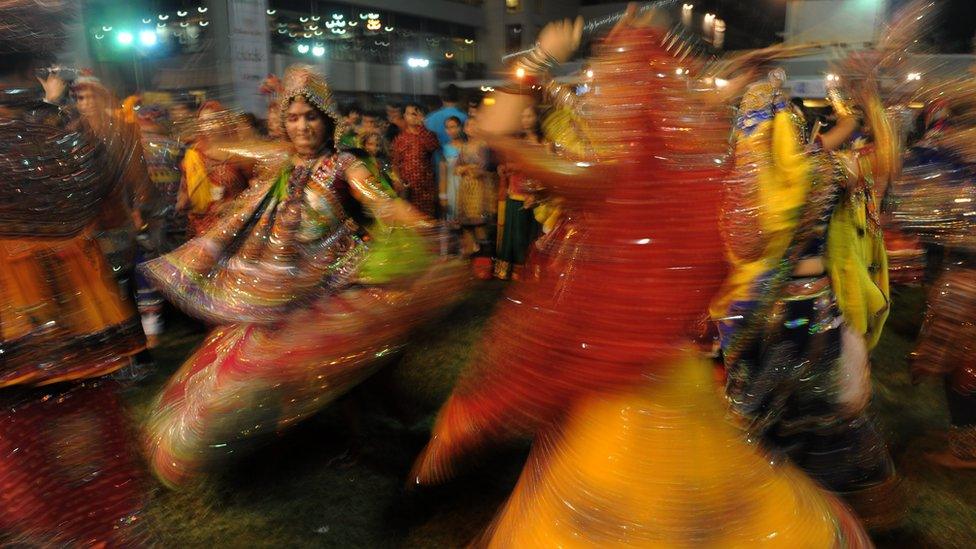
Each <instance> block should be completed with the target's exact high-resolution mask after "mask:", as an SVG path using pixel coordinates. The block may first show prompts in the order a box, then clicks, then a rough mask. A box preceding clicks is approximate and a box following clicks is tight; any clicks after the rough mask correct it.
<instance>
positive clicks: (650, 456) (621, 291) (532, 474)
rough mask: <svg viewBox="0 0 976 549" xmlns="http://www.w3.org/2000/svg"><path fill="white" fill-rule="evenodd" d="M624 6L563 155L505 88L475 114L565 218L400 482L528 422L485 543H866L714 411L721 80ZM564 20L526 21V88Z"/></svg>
mask: <svg viewBox="0 0 976 549" xmlns="http://www.w3.org/2000/svg"><path fill="white" fill-rule="evenodd" d="M631 13H632V12H630V13H629V14H628V17H626V18H625V19H624V20H623V21H622V22H621V23H620V24H619V25H618V26H617V28H616V29H614V31H613V32H612V33H611V35H610V36H609V37H608V38H607V39H606V40H605V41H604V42H603V43H601V44H599V45H598V47H596V48H595V49H594V58H593V60H592V67H593V71H594V73H595V75H596V76H595V79H596V80H597V82H598V85H599V87H600V90H601V93H600V94H593V95H591V96H585V97H583V98H582V100H581V102H580V103H579V104H574V105H573V111H574V112H576V113H586V116H587V122H588V124H587V129H588V131H587V134H586V139H587V143H586V145H587V146H586V147H585V151H586V152H585V154H584V155H582V156H581V157H579V158H575V159H568V158H559V157H555V156H553V155H550V154H548V153H547V152H546V151H543V150H535V149H528V148H526V147H525V146H524V145H523V143H522V142H521V140H519V139H517V138H514V137H511V134H513V133H514V132H515V131H516V130H517V128H518V126H517V123H518V119H519V113H521V112H522V111H523V110H524V108H525V107H527V106H529V105H531V103H532V101H533V98H532V97H531V96H530V95H523V94H520V93H519V91H520V86H518V85H517V84H513V85H512V86H511V87H509V88H506V89H504V90H501V92H502V93H500V94H499V95H498V96H497V98H496V102H495V107H494V108H493V111H488V112H485V113H482V114H479V119H480V120H483V121H485V122H484V126H483V127H484V129H485V131H486V132H491V133H490V134H491V135H492V136H493V140H492V145H493V147H496V148H498V149H499V150H500V151H501V152H502V153H503V154H505V155H506V156H507V158H508V160H509V161H510V162H513V163H516V164H517V165H518V169H519V170H522V171H523V172H524V173H525V174H526V175H527V176H529V177H533V178H537V179H538V180H539V181H540V185H542V186H543V187H544V188H545V190H546V191H547V192H548V193H550V194H551V195H552V196H558V197H560V198H561V199H563V207H564V219H563V221H562V222H561V223H560V225H559V227H557V228H556V229H554V231H553V234H554V235H555V236H553V237H552V238H549V239H547V240H546V242H545V243H544V245H543V246H540V248H539V250H538V254H537V255H535V256H534V257H533V260H534V261H539V262H540V263H544V266H545V268H543V269H540V270H539V275H538V277H532V278H531V279H527V280H525V281H520V282H517V283H515V284H513V286H512V288H511V290H510V292H509V295H508V299H506V300H505V301H504V302H503V303H502V305H500V307H499V309H498V312H497V313H496V316H495V318H494V319H493V321H492V323H491V324H490V326H489V329H488V333H487V338H486V341H485V342H484V351H483V352H482V353H479V354H478V355H477V358H476V361H475V363H474V364H473V365H472V366H473V367H472V368H471V369H470V370H469V371H468V372H466V375H465V376H464V377H462V379H461V381H460V383H459V384H458V386H457V387H456V388H455V391H454V393H453V394H452V396H451V398H450V399H449V400H448V402H447V403H446V404H445V406H444V408H443V409H442V410H441V413H440V415H439V417H438V420H437V423H436V425H435V428H434V432H433V435H432V438H431V441H430V443H429V444H428V446H427V448H426V449H425V450H424V453H423V454H422V455H421V456H420V458H419V459H418V461H417V463H416V466H415V469H414V472H413V475H412V476H411V479H410V482H411V483H413V484H420V485H424V484H431V483H437V482H441V481H444V480H446V479H447V478H449V477H451V476H452V475H453V474H455V473H456V471H457V468H458V466H459V463H460V461H461V459H462V456H464V455H465V454H468V453H470V452H472V451H477V450H479V449H481V448H483V447H484V446H485V445H487V444H489V443H490V442H492V441H495V440H499V439H502V438H506V437H511V436H517V435H520V434H522V435H525V434H528V435H534V443H533V449H532V453H531V454H530V457H529V462H528V463H527V464H526V467H525V469H524V470H523V473H522V476H521V478H520V479H519V483H518V485H517V486H516V488H515V492H514V493H513V495H512V497H511V498H510V499H509V501H508V502H507V503H506V505H505V507H504V508H503V509H502V511H501V512H500V514H499V515H498V517H497V518H496V520H495V522H494V523H493V524H492V526H491V527H490V528H489V530H488V531H487V532H486V533H485V536H484V537H483V538H482V539H481V540H480V541H481V543H483V544H484V545H488V546H497V547H547V546H552V547H557V546H621V547H626V546H657V545H660V546H672V545H673V546H695V545H701V544H706V545H715V546H739V545H741V546H749V545H752V544H760V543H761V542H762V541H766V540H775V541H774V543H782V544H783V546H784V547H790V546H799V545H809V546H822V547H830V546H848V547H861V546H865V545H866V544H868V543H869V542H867V541H866V539H865V538H864V537H863V533H862V532H860V530H859V526H858V525H857V524H856V521H854V520H853V519H852V518H851V517H850V516H849V515H848V514H847V512H846V511H844V510H843V509H842V508H841V506H839V505H837V504H836V503H835V502H833V501H832V500H831V498H829V497H825V496H824V495H823V494H822V493H821V492H819V491H818V490H817V488H816V487H815V486H814V485H813V483H811V482H810V481H809V480H808V479H806V478H805V477H804V476H803V475H802V474H801V473H799V472H798V471H797V470H796V469H794V468H793V467H791V466H789V465H783V466H780V465H776V466H773V465H771V464H770V463H769V460H768V459H766V458H764V456H762V455H761V454H760V453H758V452H756V450H755V448H753V447H751V446H749V445H747V444H746V443H745V441H744V440H743V437H742V436H741V433H739V432H737V431H736V429H735V428H734V427H733V426H731V425H729V424H727V423H725V422H724V420H723V411H722V405H721V401H720V400H718V399H717V397H716V395H715V387H714V386H713V382H712V381H711V374H710V371H709V367H708V365H707V364H706V363H704V362H703V360H702V359H701V358H700V357H698V356H696V352H695V351H694V350H693V349H692V348H693V346H692V345H691V343H690V338H689V334H690V332H691V330H692V328H693V326H694V325H695V323H696V322H695V321H696V319H697V318H698V317H699V316H700V315H701V314H702V313H703V312H704V310H705V309H706V306H707V303H708V301H709V299H710V298H711V296H712V293H713V292H714V290H715V289H716V288H717V287H718V285H719V283H720V281H721V279H722V270H723V265H722V260H721V254H720V244H719V242H720V240H719V235H718V203H719V196H720V193H719V192H718V191H719V190H720V188H721V179H722V177H723V175H724V174H725V172H726V168H725V167H724V164H725V163H724V162H723V156H724V149H725V143H726V141H725V136H726V135H727V127H726V126H725V125H724V124H722V123H721V120H723V116H722V105H723V103H724V101H725V97H724V96H723V94H724V93H725V92H724V91H720V90H715V89H707V90H700V89H699V87H700V85H701V84H702V81H701V77H704V76H705V75H704V74H702V72H703V67H702V63H701V61H700V60H698V59H697V58H696V56H694V55H689V54H690V53H691V52H690V51H689V50H688V49H686V46H685V45H684V42H683V41H682V40H680V39H678V37H676V36H674V35H671V34H669V33H667V32H665V31H663V30H662V29H660V28H659V27H655V26H651V25H649V24H648V22H646V21H643V20H635V19H634V18H633V17H632V16H630V14H631ZM581 26H582V25H581V22H580V21H577V23H575V24H574V23H572V22H568V21H567V22H559V23H553V24H551V25H550V26H548V27H546V28H545V29H543V31H542V33H541V34H540V38H539V44H538V45H537V47H536V49H535V50H533V52H532V53H530V54H528V55H527V56H526V57H525V58H523V59H521V60H519V62H518V65H517V67H518V68H519V69H521V70H519V72H524V73H525V74H528V75H529V77H531V78H532V79H538V80H539V81H543V80H544V79H545V78H546V72H547V69H548V68H549V66H550V65H551V64H552V63H554V62H558V61H563V60H565V59H568V58H569V56H570V55H571V54H572V52H573V51H574V50H575V48H576V46H577V44H578V42H579V36H580V27H581ZM678 68H681V69H682V70H680V71H679V70H677V69H678ZM686 71H688V72H686ZM686 75H687V76H686ZM745 78H748V76H745ZM743 81H744V79H743V78H741V77H740V78H737V79H733V81H731V83H730V86H729V89H730V90H735V89H738V88H739V86H740V85H741V83H742V82H743ZM545 85H546V86H552V84H551V83H550V84H545ZM554 95H555V96H556V97H558V98H561V100H563V101H568V102H571V103H576V100H575V99H574V96H573V94H572V92H567V91H565V90H563V91H559V90H555V93H554ZM716 160H718V162H716ZM713 254H714V255H713ZM711 517H714V518H715V519H718V517H721V520H714V521H713V520H711Z"/></svg>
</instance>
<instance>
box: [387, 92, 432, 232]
mask: <svg viewBox="0 0 976 549" xmlns="http://www.w3.org/2000/svg"><path fill="white" fill-rule="evenodd" d="M403 114H404V116H403V118H404V120H405V121H406V129H405V130H404V131H403V132H401V133H400V135H398V136H397V138H396V139H395V140H394V141H393V151H392V153H393V167H394V169H396V172H397V175H399V176H400V180H401V181H402V182H403V185H404V187H406V189H407V195H408V199H409V200H410V202H411V203H413V205H414V206H416V208H417V209H418V210H420V211H421V212H423V213H424V214H425V215H427V216H430V217H434V218H436V217H437V204H438V196H437V194H438V193H437V182H436V181H435V179H434V163H433V154H434V152H435V151H437V150H438V149H439V148H440V143H438V141H437V136H436V135H435V134H434V132H432V131H430V130H428V129H427V128H425V127H424V108H423V107H422V106H420V105H419V104H417V103H410V104H409V105H407V107H406V108H405V109H404V113H403Z"/></svg>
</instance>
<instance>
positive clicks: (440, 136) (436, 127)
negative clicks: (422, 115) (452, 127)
mask: <svg viewBox="0 0 976 549" xmlns="http://www.w3.org/2000/svg"><path fill="white" fill-rule="evenodd" d="M452 116H456V117H458V118H460V119H461V125H462V126H463V125H464V122H465V121H466V120H467V119H468V115H466V114H464V113H463V112H462V111H461V109H459V108H457V107H441V108H440V109H437V110H436V111H434V112H432V113H430V114H428V115H427V118H426V119H425V121H424V126H427V129H428V130H430V131H432V132H434V133H436V134H437V140H438V141H440V142H441V146H442V147H443V146H444V145H447V144H448V143H450V142H451V138H450V137H449V136H448V135H447V130H445V129H444V123H445V122H447V119H448V118H450V117H452Z"/></svg>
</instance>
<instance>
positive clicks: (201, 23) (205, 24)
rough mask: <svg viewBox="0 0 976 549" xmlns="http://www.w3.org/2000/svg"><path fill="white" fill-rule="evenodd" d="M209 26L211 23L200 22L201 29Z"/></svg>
mask: <svg viewBox="0 0 976 549" xmlns="http://www.w3.org/2000/svg"><path fill="white" fill-rule="evenodd" d="M209 24H210V21H200V26H201V27H206V26H207V25H209Z"/></svg>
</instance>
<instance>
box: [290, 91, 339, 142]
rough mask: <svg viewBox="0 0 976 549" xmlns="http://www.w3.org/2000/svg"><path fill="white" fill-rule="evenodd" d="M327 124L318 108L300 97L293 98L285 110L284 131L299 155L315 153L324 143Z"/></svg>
mask: <svg viewBox="0 0 976 549" xmlns="http://www.w3.org/2000/svg"><path fill="white" fill-rule="evenodd" d="M326 130H328V124H326V122H325V117H323V116H322V113H320V112H319V110H318V109H316V108H315V107H313V106H312V105H309V104H308V103H307V102H305V100H304V99H302V98H301V97H298V98H295V100H294V101H292V102H291V104H290V105H288V110H287V111H286V112H285V132H286V133H287V134H288V139H289V140H290V141H291V142H292V144H293V145H294V146H295V151H296V152H298V154H301V155H312V154H315V153H316V152H317V151H318V150H319V149H320V148H322V145H323V144H324V143H325V132H326Z"/></svg>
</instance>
